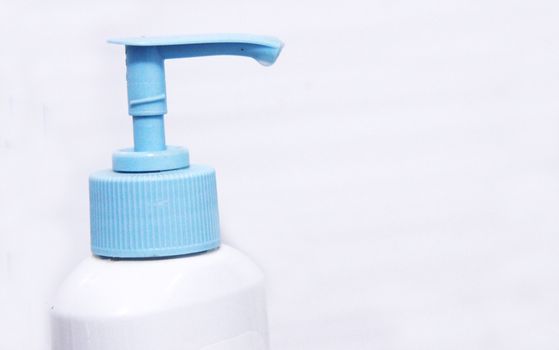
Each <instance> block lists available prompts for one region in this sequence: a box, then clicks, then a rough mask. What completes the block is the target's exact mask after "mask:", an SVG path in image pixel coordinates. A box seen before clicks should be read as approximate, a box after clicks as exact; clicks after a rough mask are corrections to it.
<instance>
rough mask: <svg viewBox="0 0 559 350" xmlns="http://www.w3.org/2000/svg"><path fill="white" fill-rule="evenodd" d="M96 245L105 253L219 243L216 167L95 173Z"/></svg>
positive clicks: (164, 251)
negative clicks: (214, 168)
mask: <svg viewBox="0 0 559 350" xmlns="http://www.w3.org/2000/svg"><path fill="white" fill-rule="evenodd" d="M89 192H90V200H91V208H90V211H91V248H92V251H93V253H94V254H96V255H100V256H105V257H120V258H145V257H164V256H173V255H182V254H191V253H196V252H201V251H206V250H210V249H214V248H217V247H218V246H219V214H218V207H217V192H216V181H215V171H214V170H213V169H212V168H210V167H206V166H199V165H191V166H190V167H188V168H186V169H180V170H173V171H164V172H153V173H118V172H114V171H110V170H106V171H100V172H96V173H94V174H92V175H91V176H90V179H89Z"/></svg>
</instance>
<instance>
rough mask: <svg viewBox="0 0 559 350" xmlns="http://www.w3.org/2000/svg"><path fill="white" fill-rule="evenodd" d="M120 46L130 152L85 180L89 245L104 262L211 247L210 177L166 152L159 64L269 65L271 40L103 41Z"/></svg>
mask: <svg viewBox="0 0 559 350" xmlns="http://www.w3.org/2000/svg"><path fill="white" fill-rule="evenodd" d="M109 42H111V43H115V44H122V45H125V46H126V68H127V73H126V80H127V83H128V112H129V114H130V115H131V116H132V117H133V125H134V147H133V148H128V149H123V150H119V151H117V152H115V153H114V154H113V170H112V171H101V172H98V173H95V174H93V175H91V177H90V201H91V205H90V210H91V215H90V216H91V243H92V251H93V253H94V254H96V255H99V256H105V257H119V258H145V257H166V256H173V255H183V254H191V253H197V252H201V251H206V250H210V249H214V248H217V247H218V246H219V241H220V240H219V215H218V209H217V191H216V185H215V171H214V170H213V169H212V168H210V167H205V166H195V165H190V162H189V153H188V150H187V149H186V148H182V147H173V146H167V145H166V142H165V129H164V120H163V117H164V114H166V113H167V95H166V90H165V68H164V61H165V60H166V59H172V58H183V57H199V56H213V55H235V56H246V57H251V58H254V59H255V60H256V61H258V62H260V63H261V64H263V65H271V64H273V63H274V62H275V61H276V59H277V57H278V55H279V53H280V52H281V49H282V46H283V44H282V43H281V42H280V41H279V40H277V39H274V38H270V37H263V36H254V35H243V34H216V35H199V36H181V37H164V38H133V39H119V40H110V41H109Z"/></svg>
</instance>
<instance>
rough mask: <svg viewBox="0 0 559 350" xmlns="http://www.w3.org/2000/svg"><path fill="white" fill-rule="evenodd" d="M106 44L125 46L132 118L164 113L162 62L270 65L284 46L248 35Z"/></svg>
mask: <svg viewBox="0 0 559 350" xmlns="http://www.w3.org/2000/svg"><path fill="white" fill-rule="evenodd" d="M109 43H112V44H120V45H125V46H126V67H127V73H126V79H127V81H128V113H129V114H130V115H132V116H154V115H163V114H166V113H167V101H166V90H165V68H164V63H163V61H164V60H165V59H174V58H189V57H201V56H216V55H232V56H245V57H251V58H253V59H255V60H256V61H258V62H259V63H260V64H262V65H265V66H269V65H272V64H273V63H274V62H275V61H276V59H277V57H278V56H279V54H280V52H281V49H282V47H283V43H282V42H281V41H279V40H278V39H275V38H272V37H267V36H258V35H248V34H210V35H192V36H178V37H153V38H147V37H140V38H130V39H112V40H109Z"/></svg>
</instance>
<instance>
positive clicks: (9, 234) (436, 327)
mask: <svg viewBox="0 0 559 350" xmlns="http://www.w3.org/2000/svg"><path fill="white" fill-rule="evenodd" d="M0 1H1V2H0V34H1V48H0V168H1V171H0V193H1V197H0V229H1V230H0V349H1V350H20V349H25V350H42V349H47V348H48V340H47V339H48V323H47V318H46V315H47V310H48V308H49V304H50V300H51V298H52V295H53V291H54V289H55V286H56V285H57V284H58V283H60V281H61V279H62V278H63V276H64V275H65V274H66V273H67V272H68V271H69V270H71V268H72V266H74V265H75V264H76V263H77V262H78V261H79V260H81V259H82V258H83V257H85V256H87V255H88V254H89V247H88V244H89V242H88V240H89V237H88V194H87V191H88V189H87V176H88V174H89V173H91V172H93V171H95V170H98V169H103V168H108V167H110V156H111V153H112V151H113V150H115V149H117V148H123V147H127V146H130V145H131V143H132V133H131V120H130V117H128V116H127V110H126V86H125V66H124V49H123V48H122V47H118V46H111V45H108V44H106V43H105V40H106V39H108V38H110V37H122V36H138V35H165V34H191V33H208V32H248V33H255V34H269V35H274V36H277V37H279V38H281V39H282V40H283V41H284V42H285V43H286V46H285V49H284V51H283V53H282V56H281V57H280V58H279V60H278V61H277V63H276V65H275V66H273V67H271V68H263V67H261V66H259V65H258V64H256V63H255V62H253V61H251V60H248V59H244V58H233V57H225V58H224V57H214V58H209V59H193V60H190V61H188V62H187V61H172V62H169V63H168V64H167V76H168V95H169V111H170V113H169V115H168V117H167V118H166V122H167V130H168V135H167V140H168V141H169V143H170V144H174V145H185V146H188V147H189V149H190V151H191V159H192V161H193V163H206V164H211V165H213V166H214V167H215V168H216V169H217V171H218V187H219V200H220V210H221V220H222V229H223V235H224V239H225V241H227V242H229V243H230V244H232V245H234V246H236V247H238V248H239V249H241V250H243V251H245V252H246V253H247V254H249V255H250V256H251V257H253V258H254V260H256V261H257V262H258V263H259V264H260V265H261V266H262V267H263V268H264V270H265V271H266V273H267V276H268V282H269V283H268V285H269V316H270V328H271V336H272V346H273V349H276V350H292V349H305V350H311V349H317V350H318V349H320V350H330V349H410V350H411V349H413V350H421V349H429V350H431V349H492V350H493V349H507V350H514V349H557V348H558V347H559V298H558V294H559V254H558V253H559V235H558V232H559V216H558V211H559V22H558V18H559V3H558V2H557V1H551V0H549V1H539V0H536V1H513V0H508V1H505V0H503V1H497V0H489V1H487V0H485V1H457V0H452V1H435V0H426V1H412V0H401V1H398V0H393V1H389V0H380V1H379V0H376V1H357V0H345V1H325V0H316V1H300V0H299V1H298V0H284V1H276V2H268V1H225V0H223V1H162V0H160V1H120V2H119V1H91V2H80V1H69V0H68V1H64V0H59V1H38V0H37V1H27V2H26V1H10V0H0Z"/></svg>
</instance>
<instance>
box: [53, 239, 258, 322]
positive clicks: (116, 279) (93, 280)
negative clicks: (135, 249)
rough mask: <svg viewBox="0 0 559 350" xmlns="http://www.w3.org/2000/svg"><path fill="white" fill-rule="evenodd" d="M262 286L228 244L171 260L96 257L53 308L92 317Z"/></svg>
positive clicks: (247, 261) (170, 305) (179, 304)
mask: <svg viewBox="0 0 559 350" xmlns="http://www.w3.org/2000/svg"><path fill="white" fill-rule="evenodd" d="M262 285H263V274H262V272H261V271H260V269H259V268H258V266H256V265H255V264H254V263H253V262H252V261H251V260H250V259H249V258H248V257H247V256H246V255H245V254H243V253H241V252H239V251H238V250H236V249H234V248H232V247H230V246H227V245H222V246H221V247H220V248H219V249H216V250H214V251H210V252H206V253H202V254H197V255H191V256H185V257H177V258H171V259H150V260H110V259H103V258H98V257H93V256H92V257H89V258H86V259H85V260H84V261H82V262H81V263H80V264H79V265H78V266H77V267H76V268H75V269H74V270H73V271H72V272H71V273H70V274H69V276H68V277H67V278H66V279H65V281H64V282H63V283H62V285H61V286H60V288H59V290H58V293H57V295H56V297H55V302H54V305H53V311H54V312H55V313H62V314H64V313H81V314H88V315H90V316H95V315H106V314H108V313H113V314H118V313H121V314H130V313H131V312H133V313H144V312H153V311H154V310H155V311H157V310H163V309H169V308H174V307H185V306H188V305H195V304H201V303H205V302H211V301H212V300H215V299H219V298H226V297H227V296H228V295H231V294H236V293H243V292H244V291H250V290H253V289H255V288H262Z"/></svg>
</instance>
